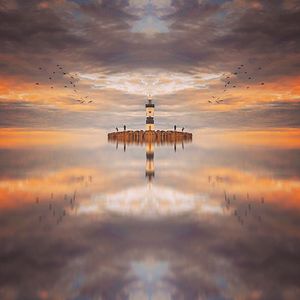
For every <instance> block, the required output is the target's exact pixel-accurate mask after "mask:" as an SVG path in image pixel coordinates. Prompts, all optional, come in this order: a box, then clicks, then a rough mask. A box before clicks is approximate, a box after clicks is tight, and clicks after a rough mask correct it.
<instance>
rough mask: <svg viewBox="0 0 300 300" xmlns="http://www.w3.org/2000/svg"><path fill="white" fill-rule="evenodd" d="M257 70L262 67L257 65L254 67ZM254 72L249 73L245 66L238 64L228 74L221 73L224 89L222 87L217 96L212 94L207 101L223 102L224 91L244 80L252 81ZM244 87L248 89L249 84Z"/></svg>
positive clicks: (212, 102) (261, 83) (211, 102)
mask: <svg viewBox="0 0 300 300" xmlns="http://www.w3.org/2000/svg"><path fill="white" fill-rule="evenodd" d="M256 70H257V71H258V72H259V71H261V70H262V67H258V68H257V69H256ZM255 76H256V74H253V72H252V73H250V72H249V71H248V70H247V69H246V68H245V65H243V64H242V65H239V66H238V67H237V69H236V70H235V71H233V72H232V73H229V74H226V73H225V74H223V77H222V81H223V82H224V89H223V95H222V96H217V95H214V96H212V99H211V100H208V103H210V104H221V103H222V102H224V99H223V98H224V93H225V92H226V91H228V90H229V89H235V88H237V87H239V86H240V85H241V84H243V83H244V82H245V81H246V82H247V81H248V82H249V83H252V82H253V81H254V80H256V78H255ZM260 85H261V86H263V85H265V83H264V82H260ZM245 88H246V89H250V85H248V84H246V86H245Z"/></svg>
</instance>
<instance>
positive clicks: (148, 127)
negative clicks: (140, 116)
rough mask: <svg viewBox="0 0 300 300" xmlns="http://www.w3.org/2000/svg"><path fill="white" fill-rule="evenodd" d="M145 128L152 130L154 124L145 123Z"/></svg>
mask: <svg viewBox="0 0 300 300" xmlns="http://www.w3.org/2000/svg"><path fill="white" fill-rule="evenodd" d="M146 130H154V124H146Z"/></svg>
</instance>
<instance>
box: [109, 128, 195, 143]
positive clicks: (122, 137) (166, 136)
mask: <svg viewBox="0 0 300 300" xmlns="http://www.w3.org/2000/svg"><path fill="white" fill-rule="evenodd" d="M107 137H108V141H110V142H120V143H128V144H131V143H132V144H133V143H136V144H145V143H156V144H174V143H177V142H178V143H180V142H191V141H192V139H193V135H192V133H189V132H181V131H174V130H167V131H165V130H146V131H145V130H135V131H134V130H127V131H118V132H111V133H108V136H107Z"/></svg>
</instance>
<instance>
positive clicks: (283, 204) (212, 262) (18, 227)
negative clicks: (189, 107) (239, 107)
mask: <svg viewBox="0 0 300 300" xmlns="http://www.w3.org/2000/svg"><path fill="white" fill-rule="evenodd" d="M299 137H300V132H299V131H297V130H292V129H282V130H276V131H275V130H274V131H251V132H249V131H247V132H246V131H245V132H242V131H236V130H226V131H221V130H200V131H197V132H195V133H194V137H193V142H192V143H184V144H182V143H178V144H176V145H174V144H168V145H154V144H153V145H148V144H146V145H134V144H127V145H126V146H124V145H123V144H122V143H119V144H118V145H116V144H114V143H108V141H107V136H106V133H105V132H103V131H96V130H92V131H83V130H81V131H80V130H78V131H30V130H24V129H4V130H2V131H1V140H0V153H1V154H0V170H1V172H0V224H1V226H0V244H1V247H0V298H1V299H30V300H31V299H104V300H110V299H112V300H113V299H136V300H143V299H176V300H177V299H184V300H185V299H187V300H194V299H195V300H198V299H214V300H215V299H224V300H225V299H253V300H255V299H272V300H273V299H291V300H293V299H295V300H296V299H300V289H299V278H300V269H299V265H300V230H299V229H300V218H299V217H300V211H299V203H300V181H299V170H300V160H299V154H300V142H299V141H300V139H299ZM149 153H152V154H151V155H149Z"/></svg>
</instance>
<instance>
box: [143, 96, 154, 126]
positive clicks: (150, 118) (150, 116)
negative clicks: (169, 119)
mask: <svg viewBox="0 0 300 300" xmlns="http://www.w3.org/2000/svg"><path fill="white" fill-rule="evenodd" d="M145 106H146V130H154V107H155V105H154V104H153V103H152V98H151V96H150V95H149V96H148V102H147V103H146V105H145Z"/></svg>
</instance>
